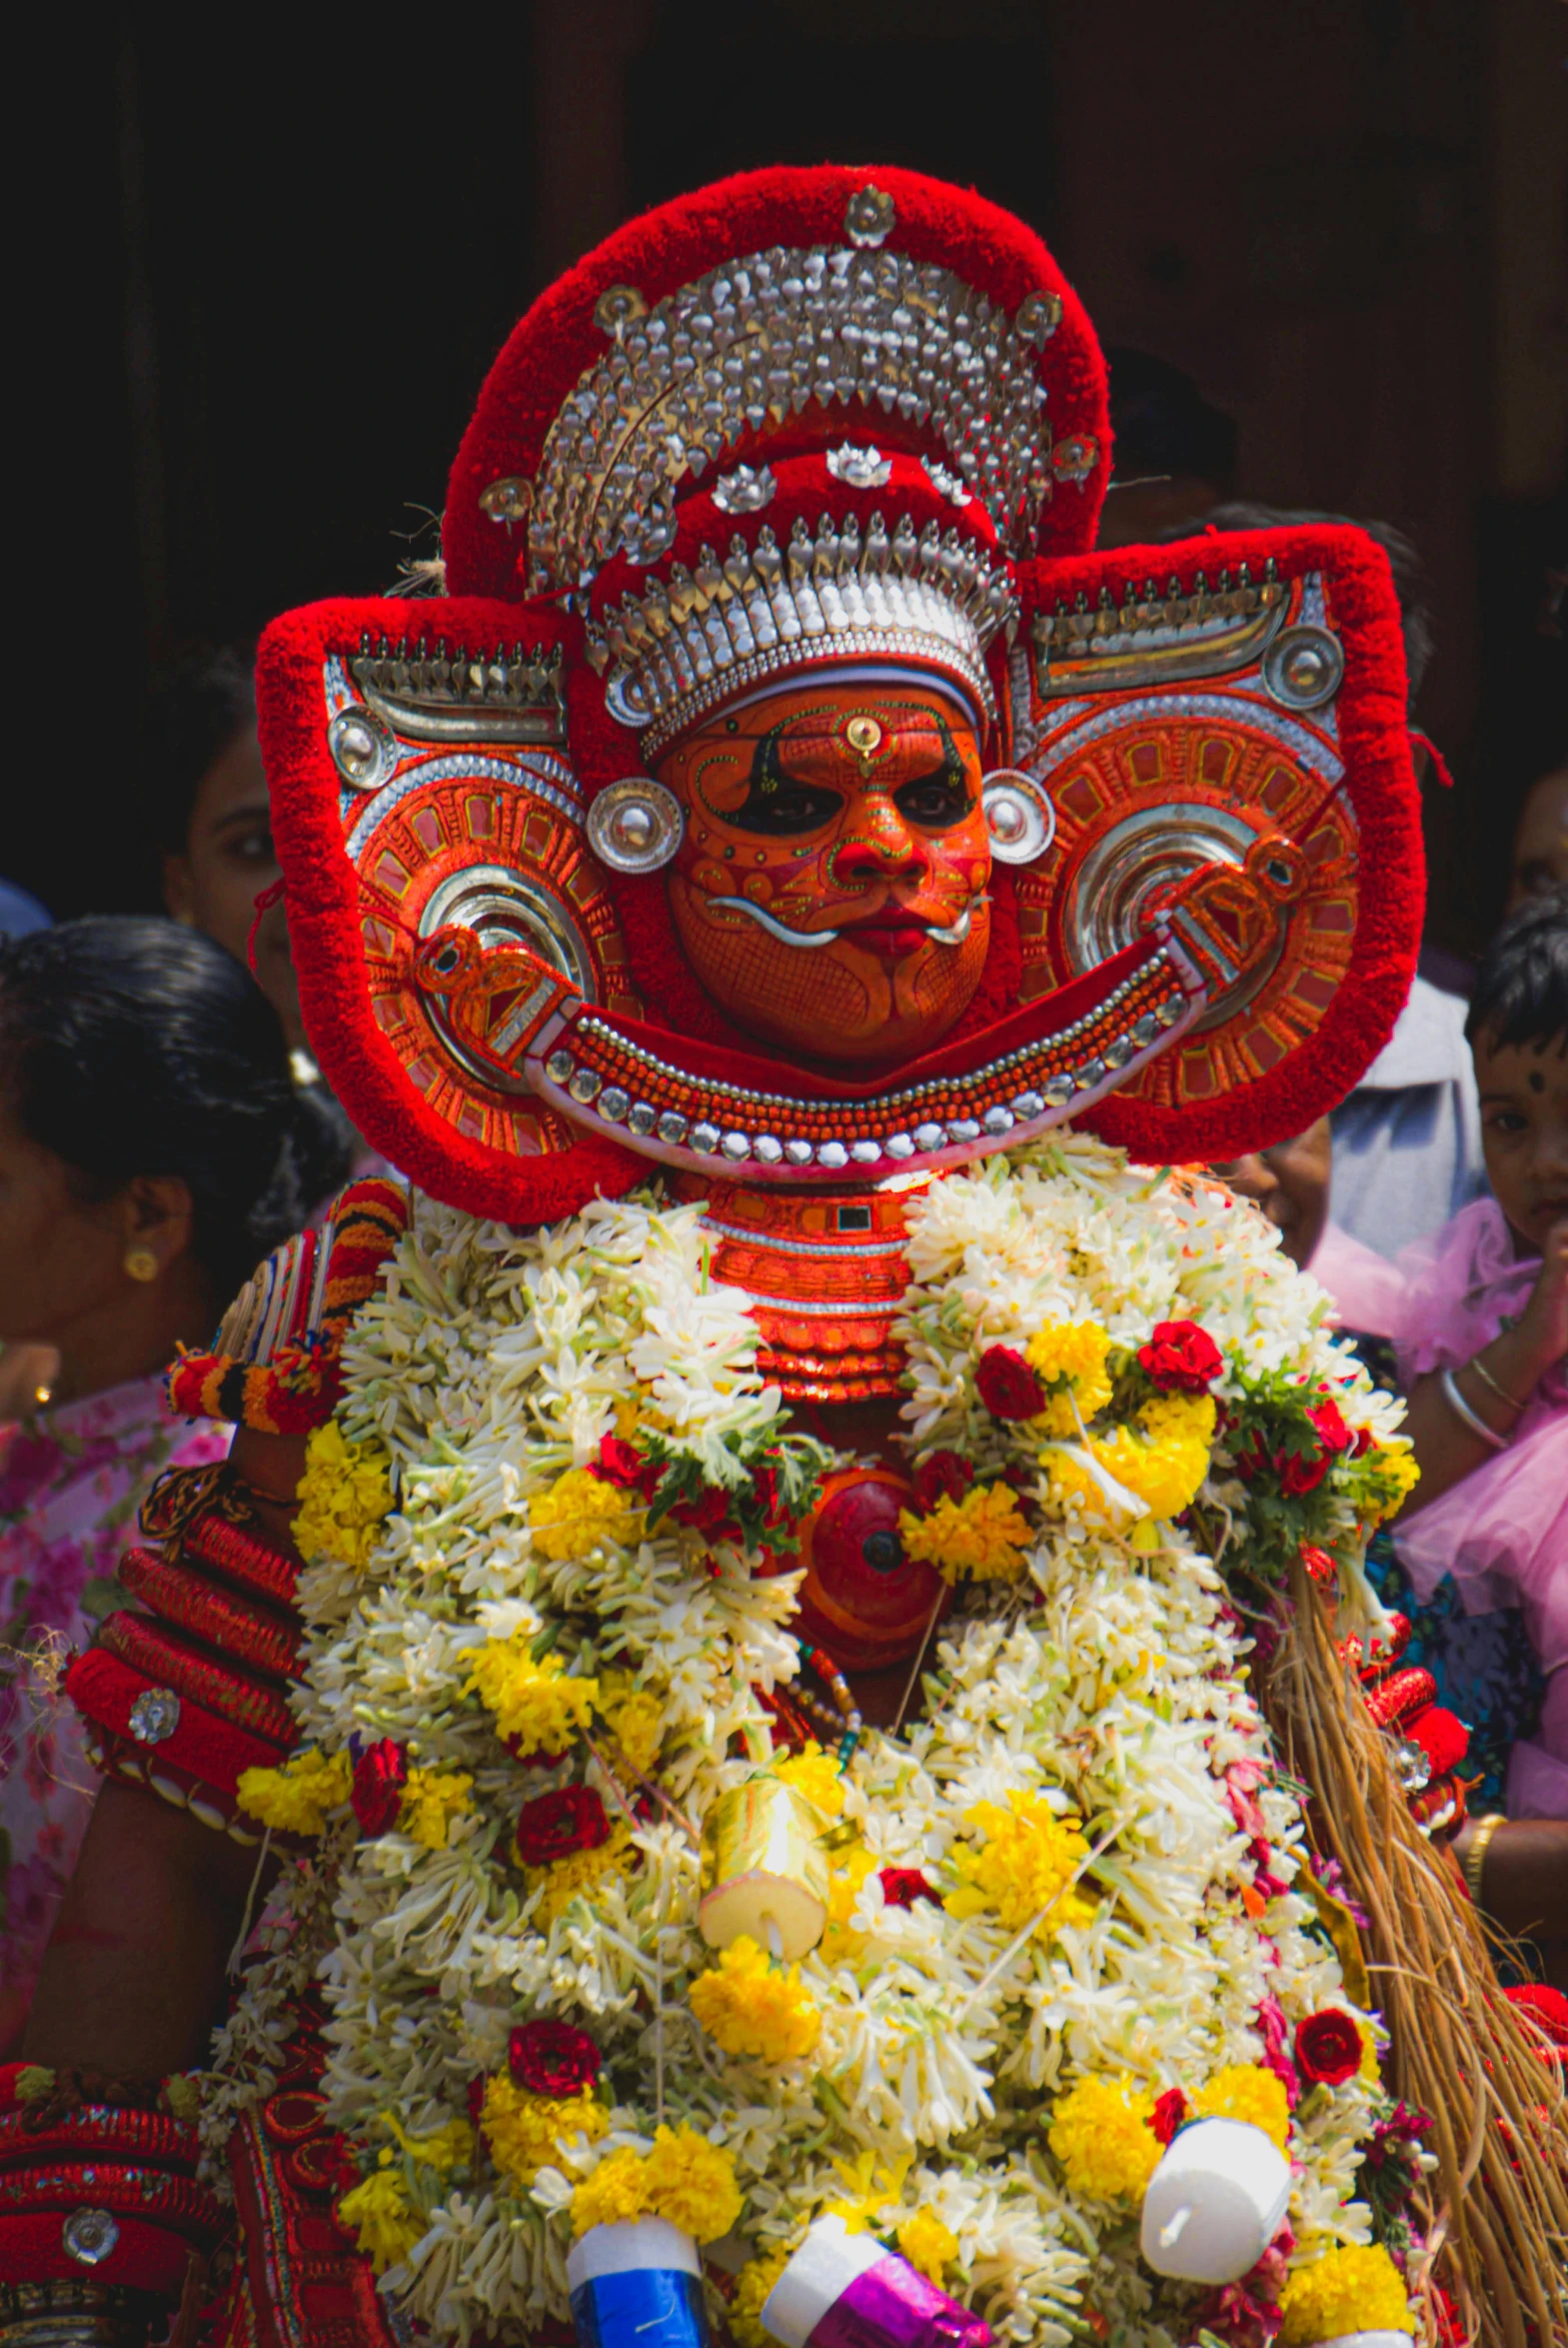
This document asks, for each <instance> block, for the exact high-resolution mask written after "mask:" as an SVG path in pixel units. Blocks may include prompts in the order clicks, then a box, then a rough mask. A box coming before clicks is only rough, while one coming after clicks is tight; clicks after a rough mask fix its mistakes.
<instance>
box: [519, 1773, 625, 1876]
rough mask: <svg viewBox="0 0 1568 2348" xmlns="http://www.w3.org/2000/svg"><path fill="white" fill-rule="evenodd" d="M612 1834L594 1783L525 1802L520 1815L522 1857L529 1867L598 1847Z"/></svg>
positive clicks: (565, 1788)
mask: <svg viewBox="0 0 1568 2348" xmlns="http://www.w3.org/2000/svg"><path fill="white" fill-rule="evenodd" d="M609 1837H610V1820H609V1819H608V1818H607V1817H606V1815H605V1805H604V1803H603V1802H602V1801H601V1800H600V1798H599V1795H598V1794H597V1793H596V1792H595V1791H594V1788H593V1787H592V1786H591V1785H563V1786H562V1787H561V1788H560V1789H559V1791H557V1792H555V1793H542V1794H541V1795H540V1796H539V1798H538V1799H537V1801H531V1802H525V1803H524V1804H523V1807H522V1809H521V1811H520V1812H519V1814H518V1832H517V1847H518V1857H519V1858H520V1859H521V1860H522V1862H523V1864H524V1866H525V1867H548V1866H549V1865H550V1864H551V1862H552V1860H554V1859H569V1858H570V1857H571V1856H572V1854H573V1852H574V1851H579V1850H597V1849H598V1848H599V1845H600V1844H601V1843H602V1842H606V1841H608V1840H609Z"/></svg>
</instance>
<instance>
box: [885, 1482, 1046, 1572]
mask: <svg viewBox="0 0 1568 2348" xmlns="http://www.w3.org/2000/svg"><path fill="white" fill-rule="evenodd" d="M898 1533H899V1537H900V1539H901V1540H902V1542H903V1546H904V1550H905V1553H906V1554H907V1555H909V1556H911V1557H919V1558H922V1559H924V1561H925V1562H926V1563H927V1564H931V1565H934V1566H935V1567H936V1569H937V1571H938V1572H939V1573H940V1575H941V1577H942V1579H943V1581H956V1580H957V1578H958V1576H959V1574H960V1573H966V1574H968V1575H969V1576H970V1577H971V1578H972V1579H973V1580H975V1581H1011V1580H1012V1579H1013V1578H1014V1577H1015V1575H1016V1574H1017V1573H1019V1572H1020V1571H1021V1569H1022V1565H1023V1551H1024V1550H1025V1549H1026V1548H1027V1547H1028V1544H1029V1528H1028V1526H1027V1524H1026V1523H1025V1522H1024V1520H1023V1518H1022V1516H1020V1515H1019V1513H1018V1503H1017V1501H1016V1500H1015V1499H1014V1498H1013V1495H1012V1492H1011V1490H1010V1489H1009V1487H1008V1486H1007V1485H1006V1484H1004V1483H977V1484H973V1485H971V1486H970V1488H969V1490H968V1491H966V1492H965V1493H964V1495H963V1497H962V1499H961V1500H954V1499H952V1498H950V1497H949V1496H948V1495H947V1494H946V1493H945V1492H944V1493H943V1494H942V1497H941V1498H940V1499H939V1500H938V1501H937V1503H936V1505H935V1507H934V1508H932V1509H931V1511H930V1513H929V1514H928V1515H926V1516H911V1515H910V1513H909V1511H908V1509H907V1508H900V1509H899V1511H898Z"/></svg>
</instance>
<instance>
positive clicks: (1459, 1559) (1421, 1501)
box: [1312, 891, 1568, 1818]
mask: <svg viewBox="0 0 1568 2348" xmlns="http://www.w3.org/2000/svg"><path fill="white" fill-rule="evenodd" d="M1466 1034H1467V1036H1468V1037H1469V1040H1470V1046H1471V1050H1472V1053H1473V1054H1474V1058H1475V1070H1476V1081H1477V1084H1478V1087H1479V1090H1480V1098H1481V1125H1482V1144H1483V1149H1484V1152H1485V1158H1486V1170H1487V1174H1488V1177H1489V1179H1490V1181H1491V1185H1492V1193H1493V1194H1492V1196H1491V1197H1490V1198H1481V1199H1477V1200H1476V1201H1475V1202H1474V1203H1473V1204H1472V1205H1470V1206H1466V1207H1464V1208H1463V1209H1462V1210H1461V1211H1460V1212H1459V1213H1458V1214H1456V1215H1455V1216H1454V1217H1453V1219H1452V1221H1450V1222H1448V1223H1446V1224H1445V1225H1444V1227H1443V1228H1442V1229H1441V1230H1440V1231H1438V1232H1436V1233H1435V1234H1434V1235H1433V1236H1432V1237H1431V1238H1429V1239H1425V1240H1422V1241H1420V1242H1419V1243H1418V1244H1417V1245H1416V1246H1414V1247H1411V1248H1407V1249H1406V1250H1405V1252H1404V1253H1403V1254H1402V1255H1401V1256H1400V1257H1399V1259H1398V1262H1397V1263H1394V1264H1390V1263H1388V1262H1386V1261H1384V1260H1383V1259H1382V1258H1381V1257H1378V1256H1374V1255H1372V1254H1371V1253H1370V1251H1369V1250H1367V1249H1364V1248H1360V1247H1358V1246H1357V1245H1356V1244H1355V1242H1354V1241H1353V1240H1348V1239H1347V1238H1346V1237H1345V1236H1344V1234H1343V1233H1342V1232H1338V1231H1335V1230H1333V1229H1332V1228H1331V1229H1330V1230H1329V1232H1328V1233H1327V1234H1326V1236H1325V1238H1324V1241H1323V1244H1322V1245H1321V1247H1320V1248H1319V1249H1318V1251H1317V1253H1316V1255H1315V1256H1314V1258H1313V1262H1312V1269H1313V1271H1314V1273H1315V1274H1316V1275H1317V1277H1318V1278H1319V1279H1321V1280H1322V1282H1323V1284H1324V1286H1325V1287H1326V1288H1327V1289H1328V1290H1329V1292H1330V1294H1331V1295H1332V1296H1333V1297H1334V1299H1335V1302H1336V1304H1337V1305H1338V1308H1339V1312H1340V1316H1341V1318H1342V1319H1343V1320H1344V1321H1345V1323H1346V1324H1347V1325H1348V1326H1350V1327H1353V1328H1358V1329H1366V1330H1368V1331H1370V1332H1371V1333H1372V1334H1374V1335H1381V1336H1388V1337H1391V1338H1392V1339H1393V1340H1394V1344H1395V1348H1396V1352H1397V1356H1398V1362H1399V1369H1400V1377H1401V1382H1402V1384H1403V1386H1404V1388H1405V1391H1406V1392H1407V1394H1408V1395H1409V1398H1410V1416H1409V1428H1408V1431H1409V1433H1410V1435H1411V1438H1412V1440H1413V1442H1414V1444H1415V1451H1416V1457H1417V1459H1418V1461H1419V1463H1420V1467H1421V1482H1420V1484H1419V1485H1418V1486H1417V1488H1416V1490H1415V1492H1414V1494H1413V1495H1412V1497H1411V1500H1410V1502H1409V1504H1408V1505H1407V1507H1406V1509H1405V1512H1404V1514H1403V1515H1402V1516H1401V1518H1400V1519H1399V1522H1398V1525H1397V1527H1396V1529H1395V1535H1394V1545H1395V1548H1396V1550H1397V1552H1398V1556H1399V1559H1400V1562H1401V1564H1402V1565H1403V1566H1404V1568H1405V1571H1406V1572H1407V1574H1408V1575H1409V1577H1410V1581H1411V1584H1412V1586H1413V1588H1414V1590H1415V1593H1416V1596H1417V1597H1418V1598H1420V1599H1422V1600H1425V1599H1426V1598H1428V1597H1429V1596H1430V1595H1431V1593H1432V1591H1433V1589H1434V1588H1435V1587H1436V1585H1437V1583H1438V1582H1439V1581H1440V1580H1441V1579H1442V1577H1443V1576H1444V1574H1445V1573H1446V1574H1451V1575H1452V1576H1453V1579H1454V1582H1455V1584H1456V1585H1457V1587H1458V1590H1459V1592H1460V1595H1461V1598H1462V1600H1463V1603H1464V1605H1465V1607H1466V1609H1467V1610H1468V1611H1469V1612H1471V1613H1482V1612H1485V1611H1487V1610H1489V1609H1490V1608H1493V1607H1496V1606H1504V1605H1517V1606H1519V1607H1520V1608H1521V1609H1522V1612H1523V1616H1524V1621H1525V1625H1526V1627H1527V1629H1528V1631H1529V1634H1530V1639H1531V1643H1532V1645H1533V1646H1534V1648H1535V1650H1536V1653H1537V1655H1538V1656H1539V1658H1540V1662H1541V1668H1542V1670H1543V1671H1544V1672H1545V1674H1546V1680H1547V1685H1546V1696H1545V1702H1544V1706H1543V1710H1542V1716H1541V1724H1540V1729H1539V1735H1538V1741H1536V1740H1528V1741H1527V1740H1523V1739H1521V1740H1520V1741H1519V1742H1517V1743H1516V1744H1515V1745H1514V1748H1513V1757H1512V1761H1511V1763H1510V1767H1509V1773H1508V1797H1507V1798H1508V1814H1509V1816H1510V1817H1514V1818H1568V893H1564V892H1561V891H1559V892H1557V893H1556V894H1555V895H1553V896H1550V897H1547V898H1543V899H1539V900H1535V901H1532V902H1530V903H1528V904H1526V905H1525V906H1523V907H1522V908H1521V909H1520V910H1519V912H1518V913H1516V914H1515V915H1514V916H1513V918H1512V919H1511V920H1510V921H1509V922H1508V924H1507V926H1506V927H1505V928H1504V930H1503V932H1502V934H1501V935H1500V936H1499V938H1498V939H1497V941H1496V942H1495V944H1494V945H1493V947H1492V948H1491V950H1490V952H1489V953H1488V955H1487V957H1486V959H1485V961H1484V962H1483V964H1482V967H1481V970H1480V972H1479V974H1478V977H1477V981H1476V990H1475V996H1474V1000H1473V1002H1472V1005H1471V1010H1470V1017H1469V1020H1468V1022H1467V1025H1466Z"/></svg>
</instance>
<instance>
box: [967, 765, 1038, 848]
mask: <svg viewBox="0 0 1568 2348" xmlns="http://www.w3.org/2000/svg"><path fill="white" fill-rule="evenodd" d="M980 804H981V806H982V807H983V808H984V810H985V828H986V830H987V831H988V832H989V834H990V840H991V855H992V856H993V857H994V858H995V859H996V862H997V863H998V864H1001V865H1031V864H1033V862H1034V860H1035V858H1036V857H1040V856H1043V855H1044V854H1045V851H1046V849H1047V848H1049V846H1050V844H1051V842H1052V841H1053V840H1054V839H1055V837H1056V811H1055V809H1054V808H1053V807H1052V806H1051V803H1050V795H1049V793H1048V792H1046V791H1045V790H1044V789H1043V788H1042V787H1041V786H1040V785H1039V784H1038V783H1036V782H1035V780H1034V778H1033V776H1032V775H1024V774H1020V773H1019V771H1018V770H1017V768H1016V767H998V768H997V769H996V770H995V772H994V773H993V774H989V775H987V776H986V777H985V778H984V780H983V782H982V783H981V785H980Z"/></svg>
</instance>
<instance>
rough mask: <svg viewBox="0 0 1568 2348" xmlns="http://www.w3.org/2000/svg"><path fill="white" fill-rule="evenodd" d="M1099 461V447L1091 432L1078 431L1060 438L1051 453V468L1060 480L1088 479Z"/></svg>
mask: <svg viewBox="0 0 1568 2348" xmlns="http://www.w3.org/2000/svg"><path fill="white" fill-rule="evenodd" d="M1098 463H1099V448H1098V445H1097V443H1096V442H1095V441H1094V440H1093V438H1092V437H1091V435H1090V434H1088V433H1086V432H1076V433H1074V434H1073V435H1072V437H1071V439H1070V440H1059V441H1058V442H1057V443H1056V446H1055V448H1054V450H1053V451H1052V453H1051V460H1050V469H1051V471H1052V472H1053V473H1054V474H1055V476H1056V479H1057V480H1058V481H1087V479H1088V477H1089V475H1090V474H1091V473H1092V472H1093V470H1094V468H1095V466H1096V465H1097V464H1098Z"/></svg>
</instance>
